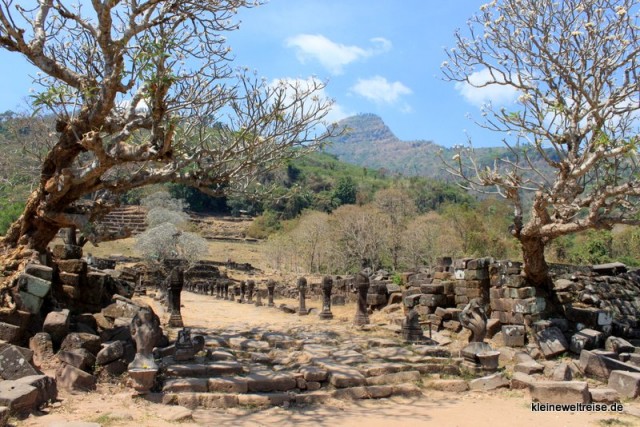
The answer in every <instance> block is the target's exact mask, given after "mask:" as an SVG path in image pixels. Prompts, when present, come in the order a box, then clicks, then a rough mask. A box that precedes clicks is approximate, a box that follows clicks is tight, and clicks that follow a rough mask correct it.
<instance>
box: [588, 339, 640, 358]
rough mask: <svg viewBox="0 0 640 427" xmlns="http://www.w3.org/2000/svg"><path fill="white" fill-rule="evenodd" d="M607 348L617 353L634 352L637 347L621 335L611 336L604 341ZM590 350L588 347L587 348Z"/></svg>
mask: <svg viewBox="0 0 640 427" xmlns="http://www.w3.org/2000/svg"><path fill="white" fill-rule="evenodd" d="M604 348H605V350H609V351H615V352H616V353H618V354H620V353H633V352H635V350H636V347H635V346H634V345H633V344H631V343H630V342H629V341H627V340H625V339H623V338H619V337H613V336H611V337H609V338H607V340H606V341H605V343H604ZM587 350H588V349H587Z"/></svg>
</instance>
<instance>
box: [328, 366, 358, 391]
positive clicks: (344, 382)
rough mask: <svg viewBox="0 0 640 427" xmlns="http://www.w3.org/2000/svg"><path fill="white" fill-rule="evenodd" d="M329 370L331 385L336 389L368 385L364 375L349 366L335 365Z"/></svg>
mask: <svg viewBox="0 0 640 427" xmlns="http://www.w3.org/2000/svg"><path fill="white" fill-rule="evenodd" d="M328 370H329V383H330V384H331V385H332V386H334V387H336V388H346V387H358V386H362V385H364V384H365V383H366V379H365V377H364V375H362V374H361V373H360V372H359V371H358V370H357V369H354V368H351V367H349V366H344V365H343V366H340V365H335V366H333V367H331V368H329V369H328Z"/></svg>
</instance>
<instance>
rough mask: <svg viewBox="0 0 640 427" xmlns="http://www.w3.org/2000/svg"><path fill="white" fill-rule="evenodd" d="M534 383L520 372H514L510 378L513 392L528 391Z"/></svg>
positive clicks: (529, 376)
mask: <svg viewBox="0 0 640 427" xmlns="http://www.w3.org/2000/svg"><path fill="white" fill-rule="evenodd" d="M535 382H536V379H535V378H534V377H532V376H531V375H528V374H524V373H522V372H515V373H514V374H513V376H512V377H511V388H512V389H513V390H521V389H529V388H530V387H531V385H533V384H534V383H535Z"/></svg>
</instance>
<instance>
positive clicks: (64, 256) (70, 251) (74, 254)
mask: <svg viewBox="0 0 640 427" xmlns="http://www.w3.org/2000/svg"><path fill="white" fill-rule="evenodd" d="M51 252H52V254H53V256H54V257H55V258H58V259H60V260H76V259H78V258H81V257H82V246H78V245H66V244H65V245H55V246H54V247H53V250H52V251H51Z"/></svg>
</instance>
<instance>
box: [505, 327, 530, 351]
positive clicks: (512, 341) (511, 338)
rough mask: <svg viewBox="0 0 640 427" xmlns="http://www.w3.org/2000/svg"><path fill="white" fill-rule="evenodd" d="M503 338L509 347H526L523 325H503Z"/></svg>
mask: <svg viewBox="0 0 640 427" xmlns="http://www.w3.org/2000/svg"><path fill="white" fill-rule="evenodd" d="M502 337H503V340H504V345H505V346H507V347H524V339H525V329H524V326H522V325H503V326H502Z"/></svg>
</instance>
